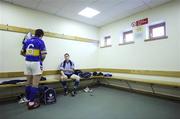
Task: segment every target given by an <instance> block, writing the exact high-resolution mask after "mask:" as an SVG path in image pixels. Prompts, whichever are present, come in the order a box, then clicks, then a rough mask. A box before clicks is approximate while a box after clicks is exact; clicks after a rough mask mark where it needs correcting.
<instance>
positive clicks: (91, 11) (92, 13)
mask: <svg viewBox="0 0 180 119" xmlns="http://www.w3.org/2000/svg"><path fill="white" fill-rule="evenodd" d="M99 13H100V12H99V11H97V10H95V9H92V8H90V7H86V8H85V9H83V10H82V11H80V12H79V13H78V14H79V15H81V16H85V17H88V18H92V17H94V16H96V15H97V14H99Z"/></svg>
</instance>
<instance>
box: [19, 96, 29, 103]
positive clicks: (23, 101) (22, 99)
mask: <svg viewBox="0 0 180 119" xmlns="http://www.w3.org/2000/svg"><path fill="white" fill-rule="evenodd" d="M27 102H29V100H27V98H26V97H22V98H21V99H20V100H19V101H18V103H19V104H22V103H27Z"/></svg>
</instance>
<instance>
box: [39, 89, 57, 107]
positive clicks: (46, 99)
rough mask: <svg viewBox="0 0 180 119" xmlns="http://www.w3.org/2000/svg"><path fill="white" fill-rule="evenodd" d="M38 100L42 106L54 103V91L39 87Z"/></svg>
mask: <svg viewBox="0 0 180 119" xmlns="http://www.w3.org/2000/svg"><path fill="white" fill-rule="evenodd" d="M40 100H41V102H42V103H44V104H53V103H56V91H55V90H54V89H53V88H49V87H47V86H44V87H40Z"/></svg>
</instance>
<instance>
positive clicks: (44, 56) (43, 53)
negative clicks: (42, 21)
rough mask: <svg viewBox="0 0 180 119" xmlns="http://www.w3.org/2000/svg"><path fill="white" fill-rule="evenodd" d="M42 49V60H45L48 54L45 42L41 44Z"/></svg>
mask: <svg viewBox="0 0 180 119" xmlns="http://www.w3.org/2000/svg"><path fill="white" fill-rule="evenodd" d="M40 51H41V61H42V62H43V61H44V59H45V58H46V55H47V51H46V46H45V44H44V42H42V44H41V46H40Z"/></svg>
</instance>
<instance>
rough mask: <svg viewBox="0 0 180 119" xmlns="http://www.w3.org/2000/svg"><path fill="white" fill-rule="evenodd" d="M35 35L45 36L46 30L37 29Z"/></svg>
mask: <svg viewBox="0 0 180 119" xmlns="http://www.w3.org/2000/svg"><path fill="white" fill-rule="evenodd" d="M35 36H36V37H43V36H44V31H43V30H42V29H36V31H35Z"/></svg>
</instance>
